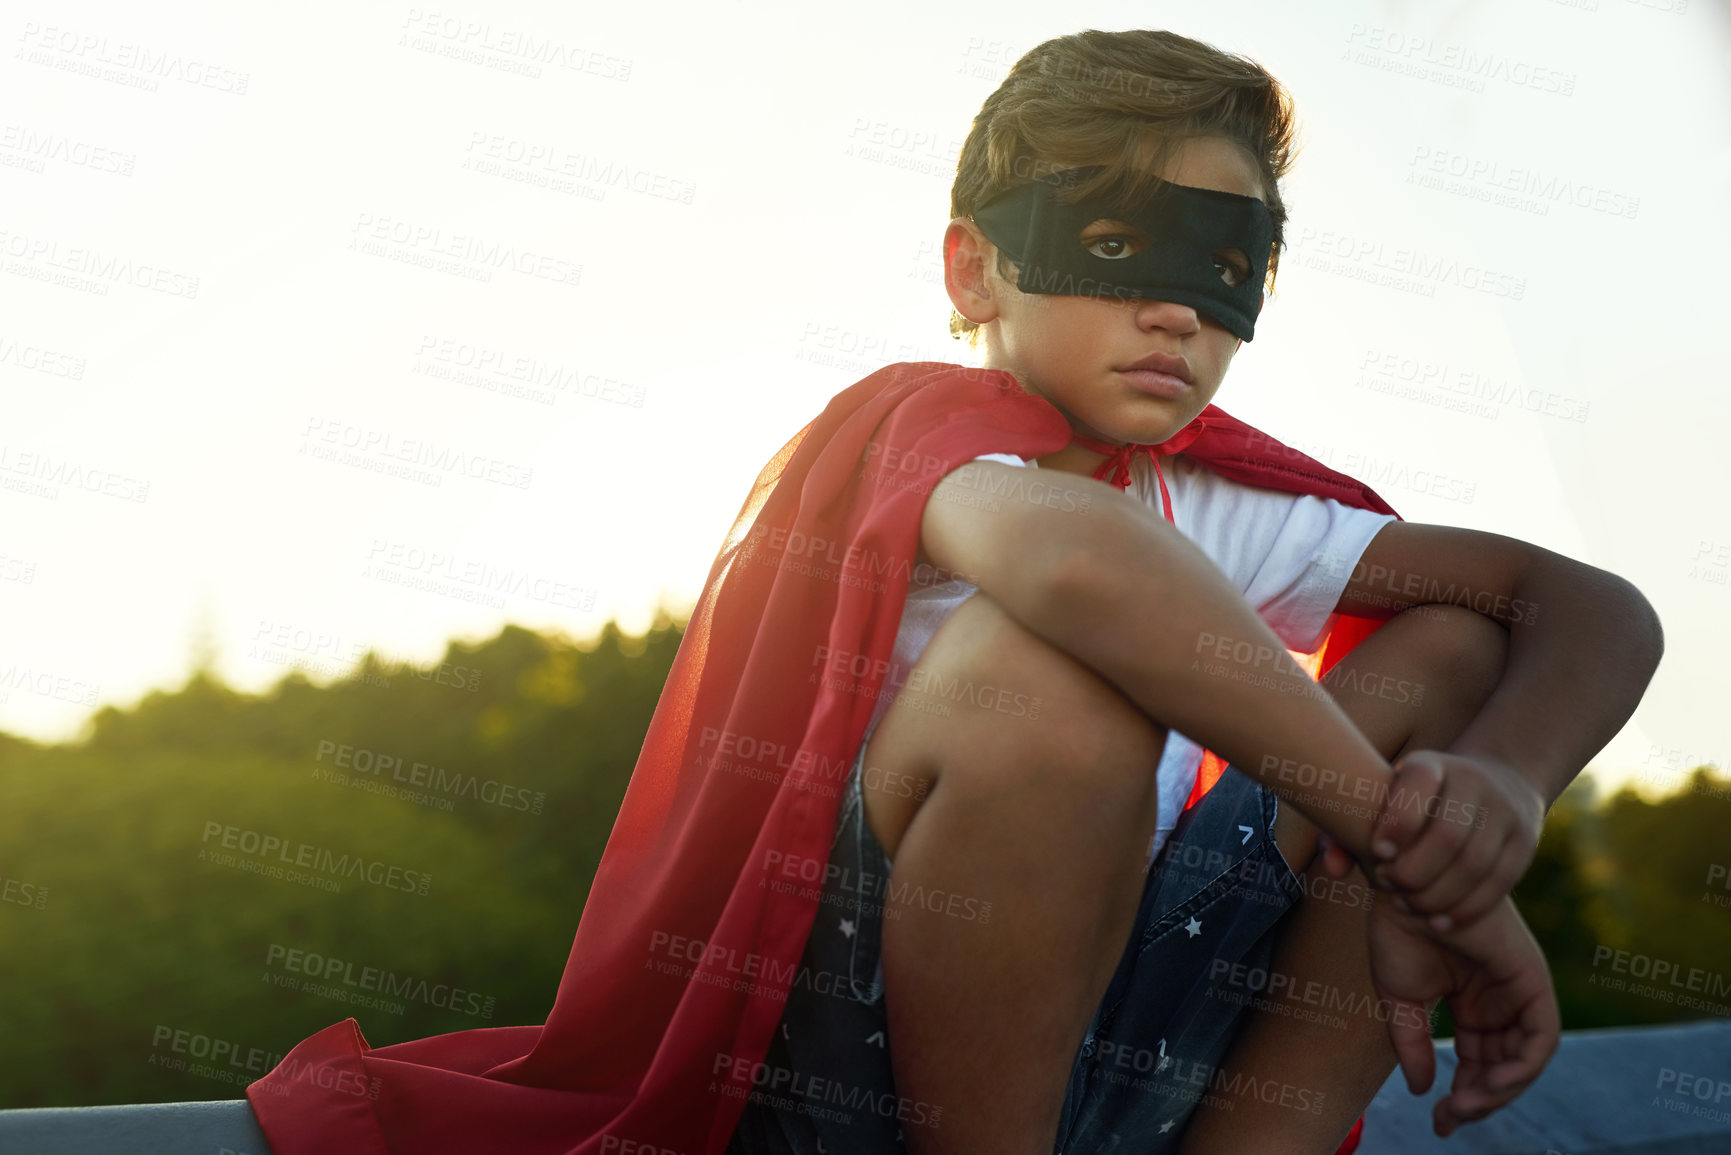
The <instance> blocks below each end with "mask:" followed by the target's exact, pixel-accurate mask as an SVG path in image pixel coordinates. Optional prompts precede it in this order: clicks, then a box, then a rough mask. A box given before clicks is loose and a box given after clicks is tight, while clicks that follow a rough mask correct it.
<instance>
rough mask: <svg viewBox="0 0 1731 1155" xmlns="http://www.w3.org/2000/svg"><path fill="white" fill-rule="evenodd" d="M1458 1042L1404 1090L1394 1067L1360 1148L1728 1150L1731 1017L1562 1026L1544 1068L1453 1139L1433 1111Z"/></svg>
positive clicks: (1579, 1154)
mask: <svg viewBox="0 0 1731 1155" xmlns="http://www.w3.org/2000/svg"><path fill="white" fill-rule="evenodd" d="M1454 1069H1455V1051H1454V1044H1453V1043H1452V1042H1448V1043H1442V1044H1439V1045H1438V1046H1437V1077H1436V1082H1435V1084H1433V1085H1432V1087H1431V1089H1430V1091H1428V1092H1426V1093H1425V1094H1423V1095H1411V1094H1408V1093H1407V1089H1406V1082H1405V1080H1404V1079H1402V1078H1401V1075H1400V1072H1399V1071H1396V1072H1395V1073H1394V1075H1393V1076H1392V1077H1391V1078H1390V1079H1389V1081H1388V1082H1387V1083H1385V1084H1384V1085H1383V1088H1382V1090H1381V1091H1378V1092H1377V1096H1376V1098H1375V1099H1374V1100H1373V1101H1372V1102H1371V1105H1370V1109H1369V1110H1368V1111H1366V1112H1365V1119H1364V1142H1363V1143H1362V1144H1361V1145H1360V1147H1359V1151H1360V1152H1361V1153H1362V1155H1612V1153H1616V1155H1727V1153H1731V1022H1727V1021H1725V1020H1723V1019H1720V1020H1713V1021H1709V1022H1699V1023H1687V1024H1682V1025H1678V1026H1668V1027H1618V1028H1613V1029H1608V1030H1602V1031H1565V1032H1564V1033H1563V1039H1562V1045H1561V1046H1560V1047H1558V1049H1557V1053H1556V1054H1555V1055H1554V1056H1552V1058H1551V1062H1550V1065H1549V1066H1548V1067H1546V1068H1545V1073H1544V1074H1543V1075H1541V1076H1539V1079H1538V1081H1537V1082H1535V1083H1534V1084H1533V1085H1532V1086H1531V1087H1528V1088H1527V1090H1526V1092H1525V1093H1524V1094H1523V1095H1522V1096H1521V1097H1520V1098H1519V1099H1516V1100H1515V1101H1514V1102H1513V1103H1510V1104H1509V1105H1508V1106H1507V1107H1504V1108H1503V1109H1502V1110H1501V1111H1498V1112H1497V1113H1496V1114H1494V1115H1492V1116H1491V1117H1490V1118H1488V1119H1485V1120H1484V1121H1482V1122H1479V1123H1469V1124H1467V1125H1466V1126H1464V1127H1462V1128H1461V1129H1460V1130H1458V1131H1456V1132H1455V1133H1454V1135H1453V1137H1451V1138H1448V1139H1438V1138H1437V1137H1436V1135H1435V1134H1434V1133H1433V1132H1432V1131H1431V1124H1430V1118H1431V1114H1430V1113H1431V1108H1432V1106H1433V1105H1434V1104H1435V1103H1436V1102H1437V1100H1439V1099H1441V1098H1442V1097H1443V1096H1444V1095H1445V1094H1447V1093H1448V1086H1449V1081H1450V1080H1451V1079H1453V1078H1454Z"/></svg>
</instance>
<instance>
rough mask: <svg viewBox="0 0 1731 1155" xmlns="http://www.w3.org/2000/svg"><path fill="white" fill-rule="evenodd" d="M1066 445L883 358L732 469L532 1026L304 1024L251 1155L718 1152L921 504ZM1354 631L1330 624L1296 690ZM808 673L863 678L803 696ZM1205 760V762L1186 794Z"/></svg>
mask: <svg viewBox="0 0 1731 1155" xmlns="http://www.w3.org/2000/svg"><path fill="white" fill-rule="evenodd" d="M1176 436H1177V437H1178V438H1189V439H1190V441H1189V443H1188V444H1187V445H1186V447H1185V450H1184V452H1185V453H1186V454H1188V455H1189V456H1190V457H1191V458H1193V459H1194V460H1196V461H1198V462H1200V463H1202V464H1204V465H1206V466H1208V467H1209V468H1211V469H1213V470H1215V471H1216V472H1218V473H1221V474H1223V475H1225V476H1227V477H1230V478H1233V479H1234V480H1238V481H1243V482H1246V483H1248V484H1251V485H1260V486H1267V487H1270V488H1275V489H1283V490H1287V491H1290V492H1298V493H1314V494H1318V495H1321V496H1326V497H1333V498H1335V499H1337V500H1339V501H1342V502H1344V503H1346V504H1350V505H1355V506H1359V507H1362V508H1368V509H1374V510H1377V511H1379V512H1385V513H1391V514H1392V513H1393V512H1394V511H1393V510H1392V509H1390V508H1389V506H1388V505H1387V504H1386V503H1385V502H1383V501H1382V500H1381V499H1380V498H1379V497H1377V496H1376V494H1374V493H1373V492H1371V490H1370V489H1369V488H1367V487H1366V486H1364V485H1362V484H1360V483H1358V482H1356V481H1354V480H1353V479H1352V478H1350V477H1347V476H1345V475H1343V474H1340V473H1337V472H1335V471H1334V470H1331V469H1329V468H1327V467H1326V466H1324V465H1322V464H1320V463H1319V462H1316V461H1314V460H1312V459H1311V458H1309V457H1307V456H1305V455H1304V454H1301V453H1298V452H1296V451H1295V450H1292V449H1289V448H1287V447H1286V446H1284V445H1281V444H1280V443H1279V442H1276V441H1274V440H1273V439H1272V438H1269V437H1267V436H1266V435H1265V434H1262V433H1259V432H1258V431H1256V430H1255V429H1252V428H1251V427H1250V426H1248V425H1245V424H1244V423H1243V422H1241V421H1238V420H1236V419H1234V418H1233V417H1231V416H1229V415H1227V414H1226V413H1225V412H1223V411H1222V410H1220V409H1218V408H1216V407H1214V406H1212V405H1211V406H1209V407H1208V408H1207V409H1206V410H1204V411H1203V413H1202V414H1201V415H1200V416H1199V417H1198V418H1197V419H1196V420H1195V421H1194V422H1192V423H1191V424H1190V425H1188V426H1186V427H1185V428H1184V429H1183V430H1182V431H1180V432H1179V433H1178V434H1177V435H1176ZM1070 439H1071V430H1070V427H1069V424H1068V423H1067V422H1066V421H1065V419H1064V417H1063V415H1062V414H1060V413H1059V412H1058V410H1057V409H1055V408H1053V407H1052V406H1051V405H1050V404H1049V403H1047V402H1046V401H1044V400H1043V399H1041V398H1039V397H1035V396H1033V395H1032V394H1029V393H1025V392H1023V390H1022V389H1021V388H1020V387H1019V386H1018V385H1017V384H1016V381H1015V379H1014V378H1013V377H1012V376H1011V375H1010V374H1008V373H1006V372H1002V371H998V370H980V369H964V368H962V367H960V366H956V365H946V364H940V363H935V362H921V363H916V364H906V363H904V364H897V365H890V366H886V367H885V368H883V369H880V370H878V371H877V372H876V373H873V374H872V375H871V376H869V377H867V378H865V379H864V380H862V381H860V382H858V383H857V384H855V385H852V386H850V387H849V388H847V389H845V390H843V391H842V392H841V393H839V394H837V395H836V396H835V397H834V398H833V399H832V400H831V401H830V403H829V405H828V406H826V407H825V409H824V411H823V412H822V413H821V414H820V415H819V416H818V417H817V419H816V420H814V421H812V422H811V423H810V424H809V425H807V426H806V427H805V428H804V429H802V430H800V432H799V433H798V434H797V435H795V436H794V438H793V439H792V440H791V441H789V442H788V443H787V444H786V445H785V446H783V447H782V449H781V451H780V452H779V453H777V454H776V455H775V456H774V457H773V458H772V459H771V460H770V462H769V464H768V465H766V466H765V467H764V469H763V471H762V472H761V473H760V474H758V477H757V481H756V483H755V484H754V485H753V486H752V490H751V495H750V496H749V497H748V498H747V499H746V502H745V505H744V507H743V508H742V509H741V510H740V513H739V516H738V518H737V519H736V520H735V522H734V525H733V529H732V530H731V531H730V532H729V533H728V535H727V539H726V541H725V542H724V543H723V544H722V548H721V552H720V553H719V554H718V555H717V556H716V559H715V563H714V564H713V565H712V566H711V568H710V572H709V579H708V582H707V583H706V584H705V586H704V590H703V595H702V597H701V598H700V599H699V600H698V603H697V606H696V608H695V610H694V611H693V613H692V616H691V620H690V622H689V623H688V625H687V626H686V630H685V634H684V637H683V639H682V641H681V643H680V646H679V652H678V654H677V655H676V656H675V658H674V662H673V667H672V670H671V671H670V673H669V674H668V678H667V684H666V686H665V688H664V689H663V690H662V693H661V699H660V701H659V703H658V704H657V706H656V708H655V714H654V717H653V718H652V720H651V721H650V724H649V733H648V735H647V737H646V738H645V740H644V744H643V751H642V753H641V755H640V756H639V757H638V760H637V766H636V769H635V770H634V772H633V773H632V776H631V782H630V785H629V786H628V787H627V789H626V792H625V800H624V802H623V804H622V805H621V806H620V810H619V816H618V819H617V820H616V821H615V823H614V826H613V833H612V835H611V836H610V837H609V839H608V843H607V850H606V853H605V854H604V855H603V857H602V859H601V864H600V866H599V868H598V869H597V871H596V875H595V881H594V885H593V888H592V889H591V891H590V894H589V899H588V903H587V904H586V906H585V907H584V910H583V915H582V918H581V920H580V921H579V923H578V926H577V935H576V939H575V941H574V942H573V943H572V945H571V954H570V957H569V959H568V960H567V962H566V964H565V973H564V976H563V977H562V978H561V980H560V982H559V992H558V995H557V997H556V998H555V1000H554V1003H553V1009H552V1011H551V1013H550V1014H549V1015H548V1016H547V1021H546V1023H545V1024H544V1025H543V1026H538V1027H536V1026H521V1027H495V1028H483V1029H479V1030H468V1031H458V1032H455V1033H452V1034H447V1035H436V1036H433V1037H431V1038H425V1039H416V1040H413V1041H411V1042H406V1043H397V1044H394V1045H391V1046H386V1047H378V1048H371V1047H369V1046H368V1045H367V1041H366V1040H365V1039H364V1038H363V1037H362V1036H361V1031H360V1027H359V1024H357V1023H356V1021H355V1020H354V1019H352V1018H350V1019H345V1020H343V1021H342V1022H340V1023H337V1024H335V1025H334V1026H331V1027H328V1028H326V1029H325V1030H323V1031H320V1032H319V1033H317V1034H315V1035H313V1036H311V1037H310V1038H308V1039H306V1040H304V1041H302V1042H301V1043H300V1044H299V1045H298V1046H296V1047H295V1048H294V1050H293V1051H291V1052H290V1053H289V1054H288V1056H287V1057H286V1058H284V1059H283V1061H282V1062H281V1063H280V1064H279V1065H278V1066H277V1067H276V1069H275V1070H273V1071H271V1072H270V1073H269V1074H268V1075H266V1076H265V1077H264V1078H262V1079H260V1080H259V1081H258V1082H256V1083H253V1084H252V1085H251V1086H249V1087H248V1088H247V1098H248V1100H250V1102H251V1103H252V1107H253V1110H254V1112H255V1113H256V1114H257V1116H258V1119H259V1124H260V1126H261V1127H262V1128H263V1129H264V1133H265V1136H266V1138H267V1139H268V1140H269V1142H270V1146H271V1150H272V1151H273V1152H275V1155H327V1153H329V1152H343V1153H346V1155H392V1153H395V1155H408V1153H413V1155H601V1153H603V1152H619V1153H621V1155H623V1153H625V1152H632V1151H637V1150H639V1148H638V1147H636V1146H631V1145H629V1144H646V1145H648V1146H647V1147H645V1148H642V1149H643V1150H646V1151H658V1150H663V1149H666V1150H672V1151H676V1152H682V1153H685V1155H699V1153H705V1155H719V1153H720V1152H721V1151H722V1149H723V1148H724V1147H725V1146H726V1145H727V1142H728V1140H729V1138H730V1137H731V1135H732V1132H733V1129H734V1126H735V1125H736V1123H737V1121H738V1119H739V1116H740V1113H741V1112H742V1110H743V1109H744V1106H745V1096H746V1094H747V1093H749V1092H750V1091H751V1090H752V1089H753V1084H752V1082H751V1073H752V1068H753V1067H754V1066H755V1065H756V1064H757V1063H759V1062H760V1061H761V1060H762V1058H763V1056H764V1055H765V1054H766V1053H767V1051H768V1047H769V1040H770V1035H771V1032H773V1031H774V1029H775V1027H776V1024H777V1023H778V1022H779V1021H780V1019H781V1014H782V1010H783V1004H784V1002H785V1000H786V997H787V992H788V989H789V987H790V986H791V985H792V982H793V979H794V975H795V972H796V970H797V968H798V965H799V960H800V957H801V956H802V954H803V953H804V949H805V942H806V937H807V935H808V933H809V931H810V928H811V924H812V921H813V919H814V917H815V915H816V912H817V907H818V896H819V894H820V889H819V888H817V887H810V886H792V887H790V886H787V885H785V882H784V881H783V880H784V878H785V876H784V875H783V874H781V873H780V872H778V870H777V867H778V866H779V865H781V864H785V863H787V862H790V861H799V860H800V859H812V860H814V861H815V862H817V863H820V864H821V863H823V862H825V861H827V860H828V857H829V849H830V841H831V836H832V834H833V832H834V827H835V820H836V815H837V813H838V809H839V806H840V796H841V795H840V787H841V786H842V784H843V782H844V781H845V779H846V777H847V774H848V772H849V771H850V770H851V768H852V763H853V756H854V754H855V752H856V751H857V749H858V745H859V742H860V739H861V738H862V737H863V736H864V733H865V728H866V724H867V722H868V721H869V719H870V717H871V714H872V707H873V705H874V703H875V701H876V696H877V693H878V691H879V690H880V689H881V688H882V686H883V683H884V680H885V675H886V673H887V672H888V670H889V665H890V662H889V659H890V657H891V653H892V649H893V646H894V643H895V637H896V631H897V627H898V626H899V624H900V621H901V613H902V607H903V603H904V602H905V600H906V598H907V592H908V586H909V582H910V579H911V577H912V572H913V567H914V565H915V560H914V559H915V554H916V550H917V548H918V545H919V529H920V518H921V514H922V511H923V510H924V508H925V502H926V499H927V497H928V496H930V494H931V491H932V488H933V487H934V486H935V485H936V484H937V482H938V481H939V480H940V479H941V478H942V477H943V476H944V475H945V474H946V473H948V472H950V471H951V470H952V469H954V468H956V467H957V466H959V465H961V464H963V463H964V462H967V461H969V460H970V459H972V458H974V457H977V456H979V455H981V454H985V453H1013V454H1016V455H1018V456H1021V457H1025V458H1034V457H1040V456H1043V455H1045V454H1048V453H1053V452H1056V451H1057V450H1059V449H1062V448H1063V447H1064V446H1065V445H1067V444H1069V442H1070ZM1377 625H1378V623H1376V622H1374V621H1369V620H1366V619H1359V618H1340V619H1337V621H1336V623H1335V625H1334V627H1333V629H1332V630H1331V632H1330V633H1329V634H1328V635H1327V636H1326V637H1325V639H1324V641H1323V642H1322V643H1321V644H1320V645H1319V647H1318V649H1317V651H1316V653H1315V654H1313V655H1310V660H1309V662H1308V663H1307V665H1308V668H1310V670H1311V673H1312V674H1313V676H1319V675H1320V674H1321V673H1323V672H1326V670H1327V669H1328V667H1330V666H1332V665H1333V664H1334V662H1336V661H1338V660H1339V658H1340V657H1341V656H1342V655H1343V654H1344V653H1345V652H1346V651H1348V650H1350V649H1351V648H1352V646H1353V645H1356V644H1357V642H1358V641H1359V640H1361V639H1362V638H1363V637H1365V636H1367V635H1368V634H1369V633H1370V632H1372V631H1373V630H1374V629H1375V628H1376V626H1377ZM826 646H827V647H828V650H827V651H823V647H826ZM820 652H824V653H827V654H828V655H834V654H839V653H843V652H845V653H848V654H854V655H862V656H863V659H864V660H863V662H862V661H859V660H855V661H854V662H853V668H854V669H863V670H864V671H865V672H864V673H863V674H862V675H861V676H860V677H858V678H857V679H836V678H834V677H823V676H821V675H823V674H824V673H825V666H824V665H823V664H814V663H822V662H824V661H825V659H823V658H820V657H819V656H818V655H819V654H820ZM812 674H818V675H820V676H818V677H811V676H810V675H812ZM1211 767H1212V768H1211ZM1222 767H1223V764H1222V763H1220V761H1219V759H1217V758H1214V757H1213V756H1212V755H1209V760H1208V761H1207V762H1205V764H1204V780H1203V781H1201V782H1199V783H1198V786H1197V793H1196V795H1193V797H1192V800H1194V798H1195V797H1199V796H1200V794H1201V792H1202V791H1203V790H1206V789H1207V787H1208V786H1209V785H1212V783H1213V780H1214V778H1215V777H1217V776H1218V773H1219V771H1220V769H1221V768H1222ZM776 881H783V885H780V886H771V885H770V883H771V882H776ZM1355 1135H1356V1132H1355Z"/></svg>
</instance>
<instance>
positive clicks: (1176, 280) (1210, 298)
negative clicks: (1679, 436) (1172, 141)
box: [974, 168, 1274, 341]
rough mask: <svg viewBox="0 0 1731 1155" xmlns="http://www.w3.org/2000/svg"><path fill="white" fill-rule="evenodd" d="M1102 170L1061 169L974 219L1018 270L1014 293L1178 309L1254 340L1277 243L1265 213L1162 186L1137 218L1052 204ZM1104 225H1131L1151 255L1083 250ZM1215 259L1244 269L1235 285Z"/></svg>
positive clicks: (1105, 207)
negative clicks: (1086, 232)
mask: <svg viewBox="0 0 1731 1155" xmlns="http://www.w3.org/2000/svg"><path fill="white" fill-rule="evenodd" d="M1099 171H1100V170H1099V169H1097V168H1072V169H1065V170H1063V171H1062V172H1056V173H1053V174H1052V175H1051V176H1048V177H1046V178H1044V179H1043V180H1038V181H1035V182H1033V183H1032V184H1024V185H1017V186H1016V187H1015V188H1012V189H1006V190H1005V191H1004V192H1001V193H999V194H998V195H997V196H995V197H993V198H992V199H991V200H989V201H987V202H986V203H985V204H983V205H981V206H980V207H979V208H977V209H975V210H974V223H976V224H978V225H979V226H980V231H981V232H983V233H985V234H986V236H987V238H988V239H989V240H990V241H991V242H992V243H993V244H994V245H996V246H998V249H999V250H1000V251H1001V252H1002V253H1003V254H1004V255H1005V256H1006V257H1008V258H1010V260H1011V261H1013V262H1014V263H1015V264H1016V266H1017V268H1018V269H1020V270H1021V273H1020V276H1019V277H1018V279H1017V282H1016V284H1017V287H1018V288H1020V289H1021V290H1022V292H1024V293H1057V294H1063V295H1066V296H1080V297H1116V298H1119V299H1121V300H1122V299H1127V298H1153V299H1156V300H1161V301H1174V302H1176V303H1178V304H1180V305H1189V306H1190V307H1191V308H1192V309H1195V310H1196V311H1197V312H1198V313H1202V314H1204V315H1206V316H1207V317H1208V318H1209V319H1210V320H1212V321H1214V322H1216V323H1217V324H1219V325H1220V326H1221V327H1222V328H1224V329H1225V330H1227V331H1228V332H1230V333H1232V334H1233V335H1234V336H1237V337H1242V338H1243V339H1244V340H1246V341H1248V340H1250V339H1251V336H1252V335H1253V334H1254V332H1255V328H1256V314H1257V311H1258V310H1259V309H1260V307H1261V305H1262V282H1263V278H1264V277H1265V276H1266V275H1267V273H1268V253H1269V246H1271V245H1272V244H1273V243H1274V218H1273V217H1272V216H1270V215H1269V212H1268V206H1267V205H1265V204H1263V203H1262V202H1261V201H1260V200H1257V199H1256V198H1255V197H1246V196H1238V195H1237V194H1236V193H1226V192H1218V191H1216V190H1214V189H1205V188H1192V187H1191V186H1189V185H1182V184H1172V183H1170V182H1167V181H1161V182H1159V184H1158V185H1157V186H1156V188H1155V192H1154V195H1153V196H1152V197H1151V198H1150V199H1149V200H1148V201H1147V202H1146V203H1145V204H1143V205H1142V206H1140V207H1139V208H1134V209H1130V208H1125V207H1124V206H1123V205H1121V204H1118V203H1116V202H1115V201H1113V200H1112V199H1111V198H1109V197H1106V196H1093V197H1089V198H1088V199H1086V200H1082V201H1078V202H1077V203H1075V204H1064V203H1063V202H1062V201H1060V200H1059V199H1058V197H1057V194H1058V192H1059V191H1060V190H1062V189H1069V188H1074V187H1075V186H1076V185H1077V184H1078V183H1080V182H1081V181H1083V180H1085V179H1087V178H1088V177H1090V176H1092V175H1094V174H1095V173H1097V172H1099ZM1101 219H1109V220H1117V221H1123V222H1125V223H1126V224H1132V225H1135V226H1137V227H1138V228H1140V229H1141V230H1142V231H1143V232H1144V233H1145V234H1147V236H1148V239H1149V243H1148V245H1147V247H1146V248H1144V249H1142V250H1141V251H1140V252H1137V253H1132V254H1130V255H1128V256H1122V257H1102V256H1098V255H1096V254H1094V253H1091V252H1089V251H1088V250H1087V249H1086V248H1083V247H1082V240H1081V236H1082V230H1083V229H1085V228H1087V227H1088V226H1089V225H1091V224H1093V223H1094V222H1095V221H1097V220H1101ZM1105 235H1106V234H1098V235H1097V236H1095V237H1091V238H1089V241H1088V243H1089V244H1090V245H1093V244H1095V243H1096V242H1097V241H1098V240H1100V239H1101V238H1102V237H1104V236H1105ZM1222 250H1227V252H1226V253H1222ZM1234 250H1235V251H1234ZM1217 253H1220V254H1221V258H1220V259H1221V260H1223V261H1224V262H1225V263H1226V264H1227V266H1228V267H1229V268H1232V269H1234V270H1242V269H1248V272H1247V273H1245V275H1244V277H1243V278H1242V280H1240V281H1239V283H1238V284H1237V285H1229V284H1227V283H1226V280H1225V277H1224V276H1223V275H1222V273H1221V270H1220V268H1219V267H1218V266H1216V264H1215V259H1216V258H1215V254H1217Z"/></svg>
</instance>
